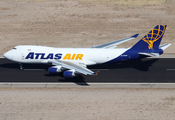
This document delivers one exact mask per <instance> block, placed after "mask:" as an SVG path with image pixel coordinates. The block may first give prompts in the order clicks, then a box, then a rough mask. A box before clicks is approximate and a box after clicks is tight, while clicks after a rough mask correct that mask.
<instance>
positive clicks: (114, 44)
mask: <svg viewBox="0 0 175 120" xmlns="http://www.w3.org/2000/svg"><path fill="white" fill-rule="evenodd" d="M138 35H139V34H135V35H133V36H131V37H128V38H124V39H120V40H116V41H113V42H109V43H105V44H102V45H97V46H93V47H91V48H106V49H107V48H115V47H116V46H117V45H119V44H121V43H124V42H127V41H129V40H132V39H134V38H136V37H137V36H138Z"/></svg>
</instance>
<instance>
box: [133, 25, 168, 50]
mask: <svg viewBox="0 0 175 120" xmlns="http://www.w3.org/2000/svg"><path fill="white" fill-rule="evenodd" d="M165 29H166V25H157V26H156V27H155V28H154V29H152V30H151V31H150V32H149V33H148V34H147V35H145V36H144V37H143V38H142V39H141V40H140V41H139V42H137V43H136V44H135V45H134V46H133V47H132V48H131V49H134V50H137V51H139V52H155V51H157V50H158V49H159V45H160V42H161V40H162V37H163V35H164V33H165Z"/></svg>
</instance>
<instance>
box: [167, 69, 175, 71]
mask: <svg viewBox="0 0 175 120" xmlns="http://www.w3.org/2000/svg"><path fill="white" fill-rule="evenodd" d="M166 70H169V71H173V70H175V69H166Z"/></svg>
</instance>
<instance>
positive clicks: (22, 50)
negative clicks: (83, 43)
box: [4, 45, 128, 66]
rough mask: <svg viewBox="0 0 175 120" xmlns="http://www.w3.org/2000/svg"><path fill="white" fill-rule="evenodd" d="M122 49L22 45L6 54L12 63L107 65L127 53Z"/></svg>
mask: <svg viewBox="0 0 175 120" xmlns="http://www.w3.org/2000/svg"><path fill="white" fill-rule="evenodd" d="M127 50H128V49H126V48H121V49H99V48H53V47H45V46H32V45H22V46H16V47H15V48H13V49H12V50H10V51H8V52H7V53H5V54H4V56H5V57H6V58H8V59H10V60H12V61H15V62H19V63H48V62H49V60H57V59H59V60H60V61H70V62H73V63H80V64H81V63H82V64H85V65H87V66H88V65H95V64H101V63H106V62H108V61H111V60H113V59H115V58H117V57H119V56H120V55H121V54H122V53H124V52H125V51H127Z"/></svg>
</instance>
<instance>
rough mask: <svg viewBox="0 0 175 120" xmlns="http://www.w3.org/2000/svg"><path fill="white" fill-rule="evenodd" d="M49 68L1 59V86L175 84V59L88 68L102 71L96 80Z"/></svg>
mask: <svg viewBox="0 0 175 120" xmlns="http://www.w3.org/2000/svg"><path fill="white" fill-rule="evenodd" d="M49 67H50V66H49V65H42V64H37V65H34V64H24V70H23V71H20V70H19V64H18V63H15V62H12V61H9V60H7V59H3V58H1V59H0V82H31V83H35V82H36V83H42V82H43V83H44V82H47V83H55V82H58V83H63V82H66V83H70V82H74V83H76V84H79V83H88V82H90V83H175V58H146V59H142V60H133V61H127V62H122V63H116V64H104V65H96V66H91V67H89V68H90V69H92V70H93V71H100V73H99V75H97V76H85V75H80V76H77V77H74V78H70V79H66V78H64V77H63V76H62V73H59V74H56V75H51V74H49V73H48V72H47V69H48V68H49Z"/></svg>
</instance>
